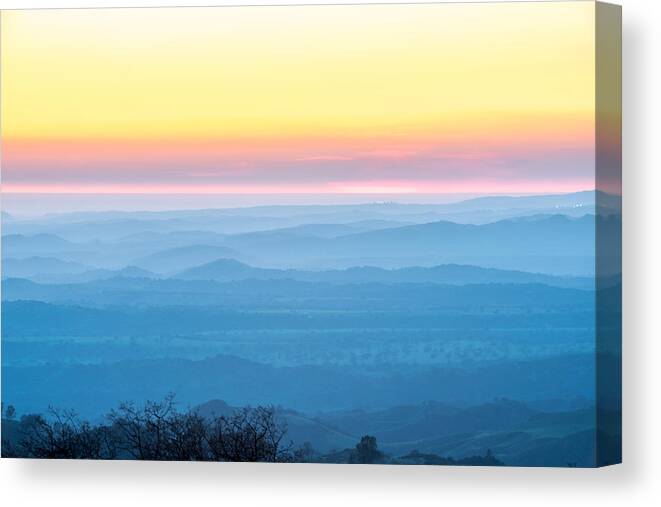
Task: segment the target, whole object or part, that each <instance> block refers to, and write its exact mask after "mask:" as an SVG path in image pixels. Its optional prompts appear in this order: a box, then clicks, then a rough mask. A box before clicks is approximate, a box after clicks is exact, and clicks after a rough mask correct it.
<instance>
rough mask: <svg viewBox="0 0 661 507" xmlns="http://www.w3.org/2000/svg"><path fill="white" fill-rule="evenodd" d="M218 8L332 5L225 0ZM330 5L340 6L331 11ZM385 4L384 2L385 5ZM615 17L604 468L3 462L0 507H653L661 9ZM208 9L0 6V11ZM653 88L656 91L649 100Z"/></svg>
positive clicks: (61, 1) (656, 480) (660, 497)
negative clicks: (616, 227)
mask: <svg viewBox="0 0 661 507" xmlns="http://www.w3.org/2000/svg"><path fill="white" fill-rule="evenodd" d="M215 3H216V5H217V4H225V5H228V4H278V3H289V4H297V3H333V2H324V1H323V0H316V1H315V2H300V1H298V2H297V1H295V0H281V1H280V2H278V1H272V2H268V1H263V0H262V1H260V0H253V1H250V0H247V1H246V0H244V1H243V2H241V1H231V0H224V1H219V2H215ZM336 3H337V2H336ZM382 3H383V2H382ZM617 3H621V4H623V9H624V10H623V13H624V246H625V248H624V264H625V265H624V304H625V308H624V311H625V314H624V327H625V329H624V333H625V336H624V375H625V377H624V378H625V384H624V460H625V463H624V464H623V465H620V466H615V467H610V468H607V469H601V470H579V469H497V468H494V469H489V468H451V467H436V468H434V467H394V466H362V465H352V466H348V465H344V466H340V465H298V464H292V465H260V464H217V463H138V462H65V461H55V462H53V461H50V462H48V461H27V460H7V459H3V460H0V501H2V502H4V505H10V506H22V505H37V504H39V505H45V506H52V505H67V506H77V505H86V506H88V505H102V506H105V505H112V506H119V505H143V506H147V505H154V506H159V507H160V506H174V505H178V506H181V505H183V506H190V505H194V504H207V503H208V504H215V505H222V504H225V505H227V504H232V505H237V506H243V505H270V506H271V505H287V506H290V505H309V504H313V505H333V506H337V505H338V504H339V505H341V506H344V505H347V506H348V505H365V506H369V505H379V506H389V505H424V504H433V505H443V504H445V505H452V506H464V505H469V506H470V505H488V506H489V507H496V506H500V505H503V506H508V507H514V506H519V505H525V506H529V505H535V506H547V505H548V506H551V505H553V506H562V507H567V506H574V505H588V504H599V505H603V506H610V505H618V506H621V505H625V506H627V507H628V506H631V505H651V504H652V503H655V504H656V505H661V503H659V502H660V501H661V484H660V483H661V445H659V444H660V438H659V435H660V434H661V418H660V409H659V400H660V399H661V394H660V393H659V388H661V378H660V377H661V375H660V374H659V372H660V371H661V365H660V364H659V361H661V347H660V346H659V343H660V342H661V329H660V326H659V318H658V316H659V314H660V313H661V297H660V296H659V290H658V287H659V284H660V283H661V279H660V277H659V271H660V268H659V266H660V265H661V249H660V244H661V242H660V241H659V230H660V229H661V226H660V225H659V219H661V213H660V209H659V208H660V202H661V196H659V192H661V181H660V177H659V175H660V173H661V172H660V171H661V165H660V162H661V161H660V160H659V150H658V146H659V144H661V127H660V126H659V116H660V115H661V110H660V108H659V90H661V71H660V70H659V62H660V61H661V2H658V1H657V0H622V1H621V2H617ZM159 5H214V2H205V1H203V0H197V1H195V0H193V1H185V0H152V1H149V0H143V1H140V0H135V1H130V0H123V1H122V0H116V1H96V0H88V1H87V2H85V1H80V0H79V1H70V0H69V1H67V0H51V1H46V0H42V1H30V0H22V1H20V0H15V1H11V0H0V7H1V8H3V9H5V8H27V7H30V8H33V7H97V6H115V7H117V6H159ZM654 90H657V91H656V92H654Z"/></svg>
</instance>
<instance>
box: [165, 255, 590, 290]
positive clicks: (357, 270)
mask: <svg viewBox="0 0 661 507" xmlns="http://www.w3.org/2000/svg"><path fill="white" fill-rule="evenodd" d="M173 278H178V279H182V280H214V281H218V282H229V281H240V280H297V281H306V282H326V283H340V284H341V283H439V284H448V285H466V284H485V283H499V284H503V283H505V284H508V283H512V284H521V283H539V284H544V285H550V286H555V287H567V288H582V289H593V288H594V279H593V278H590V277H560V276H551V275H544V274H537V273H527V272H524V271H513V270H500V269H494V268H482V267H478V266H469V265H460V264H445V265H439V266H434V267H429V268H426V267H407V268H399V269H384V268H378V267H371V266H360V267H353V268H348V269H344V270H326V271H303V270H294V269H283V270H281V269H265V268H257V267H252V266H249V265H247V264H243V263H241V262H238V261H236V260H232V259H218V260H216V261H213V262H210V263H208V264H203V265H201V266H197V267H194V268H190V269H187V270H184V271H182V272H180V273H177V274H176V275H173Z"/></svg>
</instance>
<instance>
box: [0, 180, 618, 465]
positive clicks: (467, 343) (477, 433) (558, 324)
mask: <svg viewBox="0 0 661 507" xmlns="http://www.w3.org/2000/svg"><path fill="white" fill-rule="evenodd" d="M597 197H598V202H597ZM619 205H620V204H619V200H618V199H616V198H615V197H613V196H610V195H608V194H602V193H596V192H579V193H574V194H564V195H562V194H559V195H548V196H527V197H498V196H493V197H482V198H477V199H470V200H465V201H458V202H455V203H446V204H405V203H393V202H386V203H371V204H363V205H354V204H345V205H318V206H312V205H279V206H277V205H273V206H254V207H242V208H214V209H202V210H172V211H103V212H100V211H89V212H83V211H81V212H75V213H60V214H50V215H43V216H38V217H28V216H19V215H16V216H14V215H13V214H9V213H3V217H2V220H3V224H2V226H3V235H2V399H3V404H4V406H5V407H7V405H8V404H11V406H12V410H15V413H12V414H11V417H9V416H7V415H6V414H3V418H4V419H3V427H4V428H6V430H5V431H3V449H4V448H5V447H6V446H12V448H13V449H15V448H18V447H20V439H21V434H24V433H25V432H27V431H28V429H29V428H34V424H36V423H35V420H36V419H34V418H35V417H36V416H34V415H33V414H48V413H51V412H49V410H55V411H56V412H52V413H58V414H62V413H63V412H61V411H68V410H72V411H75V414H76V415H75V419H73V418H72V419H71V421H74V420H75V421H83V420H84V421H89V423H90V424H91V425H92V426H93V428H95V429H94V432H96V433H94V434H95V435H97V436H98V435H100V434H101V433H99V432H102V431H109V432H110V433H112V434H113V435H115V434H118V433H121V431H120V430H121V428H122V427H123V426H122V423H123V422H125V421H126V420H127V419H130V417H136V418H137V417H138V414H141V415H140V416H141V417H143V419H144V420H147V421H148V420H150V419H149V417H156V415H155V414H161V412H159V411H162V410H167V412H163V413H167V414H169V415H168V417H172V421H175V422H177V424H180V423H181V424H183V422H181V421H188V422H189V423H190V421H197V424H198V426H197V427H199V428H200V429H199V434H198V436H199V438H200V439H201V438H202V436H203V435H206V434H207V433H208V432H212V429H214V428H215V429H217V428H219V427H222V428H225V430H226V431H230V430H231V431H233V432H234V433H232V434H233V435H243V433H241V432H242V431H255V427H261V426H260V425H264V424H271V423H273V424H275V422H273V421H277V424H278V428H281V430H282V434H281V435H280V434H279V436H280V437H282V438H281V440H278V445H280V447H279V448H278V449H280V450H277V449H276V450H273V448H272V446H273V445H274V444H273V442H271V443H270V444H269V445H271V447H268V446H267V447H268V449H270V450H269V453H270V454H269V453H267V454H268V457H264V458H263V460H267V461H268V460H273V461H287V460H290V461H292V460H293V461H313V462H328V463H333V462H335V463H349V462H351V463H355V462H380V463H398V464H506V465H526V466H551V465H552V466H594V463H595V435H596V434H597V428H596V426H595V403H596V400H595V382H596V374H597V372H596V371H595V353H596V352H597V348H596V343H595V333H596V317H597V316H596V310H595V301H596V297H597V291H601V292H600V294H601V295H603V296H604V298H603V299H604V300H605V301H611V304H612V306H613V308H617V307H618V304H619V300H618V298H619V287H620V284H621V281H620V279H619V276H618V275H617V273H612V274H611V273H599V277H600V278H599V279H598V280H597V274H596V273H595V253H594V244H595V243H594V237H595V234H596V232H595V231H596V230H600V231H606V232H605V233H604V234H609V232H608V231H611V230H612V231H617V230H619V228H620V226H621V224H620V223H619V218H617V213H619ZM616 318H619V317H617V316H616ZM170 393H172V394H173V396H174V397H173V398H169V396H170ZM159 400H166V401H162V402H159ZM126 403H129V404H134V405H131V406H133V407H143V409H142V410H144V411H145V412H144V413H143V412H135V411H133V412H131V411H130V410H128V409H127V408H126V405H122V404H126ZM159 403H161V404H159ZM49 407H50V408H49ZM116 407H120V409H117V410H119V412H117V411H115V412H112V411H113V410H115V409H116ZM121 407H124V408H123V409H122V408H121ZM173 407H176V409H175V408H173ZM265 407H270V408H269V409H268V410H270V412H269V411H268V410H267V409H266V408H265ZM122 410H124V412H122ZM135 410H138V409H137V408H135ZM177 410H178V411H179V412H177ZM264 410H266V411H264ZM604 410H607V409H604ZM58 411H59V412H58ZM5 412H6V411H5ZM111 412H112V414H114V415H113V416H112V417H111ZM67 413H68V412H67ZM118 413H121V414H123V415H122V417H124V419H122V418H121V417H119V416H118V415H117V414H118ZM172 414H175V415H176V417H175V416H174V415H172ZM72 417H73V416H72ZM113 417H114V418H113ZM603 417H604V418H605V419H607V418H608V417H609V414H607V413H606V414H604V416H603ZM613 417H617V414H615V413H614V414H613ZM31 418H32V419H31ZM187 418H188V419H187ZM36 421H37V422H38V423H39V424H45V425H46V426H44V427H49V426H48V424H50V423H47V421H45V420H44V421H39V420H36ZM118 421H119V422H118ZM205 421H206V422H205ZM71 424H72V427H77V428H79V426H75V424H74V423H73V422H72V423H71ZM76 424H78V423H76ZM173 424H174V422H173ZM187 424H188V423H187ZM30 425H32V426H30ZM94 425H96V426H94ZM173 427H174V426H173ZM177 427H178V426H177ZM26 428H28V429H26ZM228 428H229V429H228ZM30 431H32V430H30ZM89 431H92V430H89ZM22 432H23V433H22ZM205 432H207V433H205ZM605 438H610V437H605ZM613 438H615V437H613ZM7 439H9V440H7ZM285 444H286V445H285ZM617 445H618V444H617V442H615V441H613V442H612V446H613V448H615V447H617ZM283 448H286V449H287V452H284V451H283V452H282V453H281V454H280V451H281V450H282V449H283ZM7 449H9V447H7ZM117 449H121V451H117ZM127 449H128V450H127ZM131 449H132V450H131ZM131 449H129V448H128V447H126V446H124V447H122V446H119V447H117V448H113V450H112V452H111V451H107V453H106V454H103V455H102V454H98V455H94V456H87V457H101V458H103V457H106V458H118V457H119V458H131V457H136V456H138V455H137V454H135V452H137V451H135V449H133V448H131ZM212 450H213V449H212V447H209V452H208V453H207V454H204V456H207V457H208V456H215V457H209V458H208V459H220V460H225V459H230V458H228V457H227V456H230V455H228V454H222V453H220V454H218V453H216V454H214V453H213V452H211V451H212ZM143 451H144V450H143V449H141V450H140V452H143ZM159 452H160V451H159ZM163 452H164V454H148V455H147V456H150V458H145V459H174V458H173V455H171V454H167V453H165V451H163ZM267 454H265V455H264V456H267ZM140 456H142V454H140ZM176 456H179V457H180V458H181V456H180V455H176ZM186 456H188V455H186ZM186 456H184V457H183V458H181V459H197V458H195V456H193V457H188V458H187V457H186ZM223 456H224V457H223ZM83 457H85V456H83ZM175 458H176V457H175ZM271 458H272V459H271ZM200 459H202V458H200Z"/></svg>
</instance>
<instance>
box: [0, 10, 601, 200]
mask: <svg viewBox="0 0 661 507" xmlns="http://www.w3.org/2000/svg"><path fill="white" fill-rule="evenodd" d="M594 9H595V6H594V4H593V3H592V2H558V3H503V4H447V5H438V4H437V5H391V6H384V5H380V6H355V5H353V6H352V5H348V6H307V7H300V6H299V7H241V8H236V7H235V8H180V9H174V8H168V9H164V8H160V9H86V10H42V11H4V12H3V13H2V27H1V28H2V41H1V42H2V54H1V56H2V61H1V65H2V68H1V71H2V97H1V99H2V118H1V120H2V186H3V192H9V193H30V192H46V193H76V192H80V193H95V192H100V193H103V192H105V193H120V194H121V193H145V192H146V193H193V194H194V193H198V192H199V193H216V192H217V193H251V194H260V193H265V194H266V193H288V194H295V193H312V194H315V193H316V194H326V193H339V194H372V193H373V194H380V193H384V194H386V193H387V194H400V193H401V194H414V193H426V194H428V193H524V192H541V193H546V192H564V191H575V190H585V189H590V188H594V121H595V119H594V118H595V112H594V109H595V108H594V102H595V95H594V90H595V78H594V71H595V62H594V49H595V43H594V39H595V33H594V16H595V12H594Z"/></svg>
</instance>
